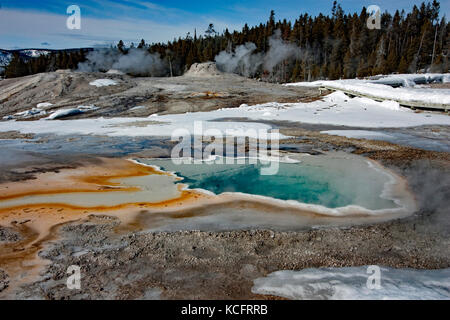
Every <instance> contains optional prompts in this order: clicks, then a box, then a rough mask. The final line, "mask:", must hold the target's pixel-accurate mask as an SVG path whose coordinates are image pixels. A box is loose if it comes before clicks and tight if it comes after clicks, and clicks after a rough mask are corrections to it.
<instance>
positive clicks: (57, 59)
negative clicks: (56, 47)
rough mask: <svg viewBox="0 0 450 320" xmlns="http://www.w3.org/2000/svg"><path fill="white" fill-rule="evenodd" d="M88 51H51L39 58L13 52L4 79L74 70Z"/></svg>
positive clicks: (83, 59)
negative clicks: (59, 70)
mask: <svg viewBox="0 0 450 320" xmlns="http://www.w3.org/2000/svg"><path fill="white" fill-rule="evenodd" d="M89 50H90V49H79V50H73V49H71V50H61V51H52V52H50V53H48V54H41V55H40V56H39V57H28V56H23V55H21V54H20V53H19V52H14V53H13V56H12V59H11V61H10V63H9V65H8V66H7V67H6V68H5V77H6V78H15V77H23V76H27V75H30V74H36V73H41V72H52V71H56V70H58V69H76V68H77V66H78V63H80V62H84V61H85V60H86V54H87V53H88V51H89Z"/></svg>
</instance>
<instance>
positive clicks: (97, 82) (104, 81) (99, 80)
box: [89, 79, 117, 88]
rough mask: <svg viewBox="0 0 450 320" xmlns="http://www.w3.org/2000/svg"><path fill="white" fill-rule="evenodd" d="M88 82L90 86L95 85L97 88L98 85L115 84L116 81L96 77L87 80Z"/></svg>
mask: <svg viewBox="0 0 450 320" xmlns="http://www.w3.org/2000/svg"><path fill="white" fill-rule="evenodd" d="M89 84H90V85H91V86H96V87H97V88H99V87H108V86H115V85H116V84H117V82H116V81H114V80H111V79H97V80H94V81H91V82H89Z"/></svg>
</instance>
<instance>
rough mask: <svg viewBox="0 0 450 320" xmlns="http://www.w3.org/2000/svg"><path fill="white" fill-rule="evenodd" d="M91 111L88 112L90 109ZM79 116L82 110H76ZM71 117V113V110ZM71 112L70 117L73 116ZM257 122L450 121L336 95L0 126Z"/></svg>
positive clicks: (88, 130)
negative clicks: (143, 115)
mask: <svg viewBox="0 0 450 320" xmlns="http://www.w3.org/2000/svg"><path fill="white" fill-rule="evenodd" d="M89 108H90V109H89V110H92V106H91V107H89ZM76 109H78V110H76V111H74V112H77V113H80V112H85V111H86V110H87V109H86V108H85V109H84V110H83V108H80V107H79V108H76ZM72 111H73V110H72ZM72 111H70V112H72ZM67 112H69V111H67V109H64V110H59V111H57V113H56V114H55V115H53V114H52V115H51V116H50V119H56V118H58V117H59V116H62V115H63V114H64V113H65V114H64V115H65V116H67V115H68V114H67ZM243 117H245V118H248V119H250V120H254V122H240V121H238V120H236V121H231V122H222V121H214V120H217V119H221V118H243ZM261 120H265V121H267V120H269V121H271V120H272V121H293V122H303V123H311V124H330V125H342V126H353V127H366V128H384V127H410V126H420V125H433V124H435V125H450V117H449V116H448V115H445V114H437V113H428V112H422V113H415V112H414V111H412V110H410V109H408V108H402V107H399V106H398V104H396V103H395V102H389V101H387V102H386V101H385V102H382V103H381V102H376V101H373V100H371V99H367V98H349V97H348V96H346V95H345V94H344V93H342V92H339V91H338V92H334V93H332V94H330V95H328V96H326V97H324V98H323V99H322V100H319V101H314V102H311V103H276V102H273V103H267V104H261V105H255V106H248V105H242V106H240V107H238V108H227V109H220V110H215V111H210V112H196V113H185V114H173V115H161V116H158V115H152V116H150V117H147V118H109V119H104V118H99V119H79V120H65V121H61V120H54V121H52V124H51V125H50V124H49V123H48V122H46V121H45V120H40V121H26V122H21V121H3V122H0V131H10V130H18V131H20V132H22V133H55V134H98V135H109V136H158V137H161V136H165V137H167V136H169V137H170V136H171V135H172V133H173V132H174V130H177V129H186V130H188V131H189V132H191V134H192V133H193V129H194V123H195V122H196V121H202V122H203V130H207V129H219V130H220V131H221V132H222V133H223V132H225V130H226V129H235V130H247V129H255V130H259V129H263V130H267V129H270V128H271V126H269V125H267V124H262V123H257V122H258V121H261Z"/></svg>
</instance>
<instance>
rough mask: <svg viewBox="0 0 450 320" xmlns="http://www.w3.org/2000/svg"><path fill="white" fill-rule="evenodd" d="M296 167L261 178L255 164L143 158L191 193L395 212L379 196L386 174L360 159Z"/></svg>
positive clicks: (328, 159)
mask: <svg viewBox="0 0 450 320" xmlns="http://www.w3.org/2000/svg"><path fill="white" fill-rule="evenodd" d="M300 161H301V162H300V163H284V162H280V163H279V170H278V172H277V173H276V174H275V175H261V174H260V169H261V167H262V166H263V165H262V164H261V163H258V164H250V163H248V162H247V163H246V164H216V163H214V162H213V161H210V162H204V163H202V164H182V165H176V164H174V163H173V162H172V161H171V160H170V159H167V160H166V159H165V160H146V161H143V162H145V163H146V164H152V165H157V166H159V167H161V168H162V169H163V170H166V171H172V172H176V174H177V175H178V176H181V177H183V178H184V179H183V181H182V183H186V184H188V185H189V187H190V188H191V189H196V188H199V189H205V190H208V191H211V192H214V193H215V194H221V193H224V192H241V193H247V194H253V195H261V196H267V197H272V198H276V199H281V200H296V201H298V202H302V203H307V204H315V205H322V206H325V207H328V208H339V207H345V206H348V205H360V206H362V207H365V208H367V209H371V210H377V209H386V208H395V207H396V205H395V203H394V202H393V201H392V200H388V199H383V198H381V197H380V195H381V193H382V191H383V188H384V185H385V183H386V182H388V180H389V176H388V175H386V174H385V173H383V172H380V170H375V169H374V168H373V167H371V166H370V165H369V164H368V163H367V161H366V160H365V159H363V158H360V157H350V158H345V157H341V156H307V157H302V158H300Z"/></svg>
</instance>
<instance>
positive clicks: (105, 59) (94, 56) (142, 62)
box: [78, 48, 168, 77]
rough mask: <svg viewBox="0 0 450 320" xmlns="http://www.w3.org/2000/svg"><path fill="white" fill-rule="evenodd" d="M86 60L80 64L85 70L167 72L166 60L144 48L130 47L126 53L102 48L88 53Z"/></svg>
mask: <svg viewBox="0 0 450 320" xmlns="http://www.w3.org/2000/svg"><path fill="white" fill-rule="evenodd" d="M86 59H87V60H86V61H85V62H82V63H80V64H79V65H78V70H79V71H83V72H106V71H109V70H111V69H114V70H119V71H121V72H124V73H128V74H131V75H136V76H153V77H157V76H164V75H166V74H167V70H168V66H167V63H166V61H164V60H163V59H161V57H160V55H159V54H157V53H149V52H148V51H147V50H144V49H136V48H132V49H130V50H129V51H128V52H127V53H126V54H123V53H121V52H120V51H119V50H117V49H101V50H94V51H91V52H89V53H88V55H87V56H86Z"/></svg>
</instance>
